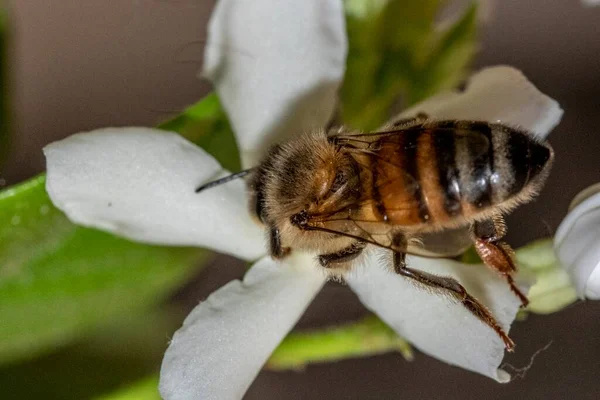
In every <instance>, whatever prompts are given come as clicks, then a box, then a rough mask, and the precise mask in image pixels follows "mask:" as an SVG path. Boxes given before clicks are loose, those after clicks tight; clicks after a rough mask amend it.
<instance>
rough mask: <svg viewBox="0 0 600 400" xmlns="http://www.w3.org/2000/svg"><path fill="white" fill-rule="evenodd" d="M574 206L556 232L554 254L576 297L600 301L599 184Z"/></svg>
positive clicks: (577, 200)
mask: <svg viewBox="0 0 600 400" xmlns="http://www.w3.org/2000/svg"><path fill="white" fill-rule="evenodd" d="M573 203H574V204H572V206H571V208H572V209H571V210H570V211H569V214H567V216H566V217H565V219H564V220H563V222H561V224H560V226H559V227H558V229H557V231H556V235H555V236H554V250H555V252H556V255H557V257H558V259H559V260H560V262H561V264H562V265H563V267H564V268H565V269H566V270H567V272H568V273H569V275H570V276H571V279H572V280H573V283H574V285H575V289H576V290H577V294H578V295H579V297H581V298H584V297H587V298H589V299H594V300H600V184H596V185H593V186H591V187H589V188H588V189H585V190H584V191H582V192H581V193H580V194H579V195H577V196H575V199H574V201H573Z"/></svg>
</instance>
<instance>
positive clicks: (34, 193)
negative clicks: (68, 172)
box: [0, 176, 203, 363]
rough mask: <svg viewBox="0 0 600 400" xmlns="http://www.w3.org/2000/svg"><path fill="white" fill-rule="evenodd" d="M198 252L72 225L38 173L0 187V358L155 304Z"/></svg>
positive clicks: (193, 262) (58, 340) (25, 354)
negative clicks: (147, 243)
mask: <svg viewBox="0 0 600 400" xmlns="http://www.w3.org/2000/svg"><path fill="white" fill-rule="evenodd" d="M202 255H203V253H202V251H201V250H199V249H190V248H165V247H158V246H147V245H142V244H138V243H133V242H130V241H127V240H124V239H120V238H117V237H115V236H113V235H110V234H107V233H103V232H100V231H97V230H94V229H87V228H82V227H78V226H75V225H73V224H72V223H70V222H69V221H68V220H67V218H66V217H65V216H64V215H63V214H62V213H61V212H60V211H59V210H57V209H56V208H54V207H53V206H52V204H51V202H50V199H49V198H48V196H47V194H46V192H45V190H44V177H43V176H41V177H38V178H35V179H33V180H31V181H29V182H27V183H25V184H22V185H19V186H17V187H14V188H11V189H9V190H5V191H3V192H0V321H2V323H1V324H0V338H1V340H0V363H6V362H9V361H13V360H16V359H19V358H23V357H31V356H33V355H35V354H36V353H38V352H40V351H43V350H46V349H49V348H51V347H54V346H56V345H60V344H64V343H67V342H69V341H71V340H73V339H74V338H77V337H78V336H80V335H82V334H85V333H88V332H89V331H90V330H91V328H93V327H96V326H98V325H99V324H101V323H102V322H105V321H108V320H111V319H114V318H116V317H119V316H122V315H129V314H132V313H135V312H142V311H143V310H145V309H147V308H148V307H149V306H152V305H155V304H157V303H158V302H160V301H162V300H163V299H165V297H166V296H167V295H168V294H170V293H171V292H172V290H173V289H174V288H176V287H178V286H180V285H181V283H182V282H184V281H185V280H186V279H187V278H188V277H189V276H190V274H191V273H193V272H194V271H195V270H196V268H195V265H196V263H197V261H199V260H200V259H201V257H202Z"/></svg>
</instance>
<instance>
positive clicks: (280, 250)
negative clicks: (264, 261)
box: [269, 226, 291, 259]
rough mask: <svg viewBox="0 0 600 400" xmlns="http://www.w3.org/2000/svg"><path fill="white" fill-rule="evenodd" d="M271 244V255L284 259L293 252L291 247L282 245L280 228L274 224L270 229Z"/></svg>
mask: <svg viewBox="0 0 600 400" xmlns="http://www.w3.org/2000/svg"><path fill="white" fill-rule="evenodd" d="M269 244H270V249H271V257H273V258H275V259H282V258H284V257H286V256H288V255H289V254H290V252H291V249H290V248H289V247H283V246H282V245H281V234H280V233H279V228H277V227H275V226H272V227H271V229H270V231H269Z"/></svg>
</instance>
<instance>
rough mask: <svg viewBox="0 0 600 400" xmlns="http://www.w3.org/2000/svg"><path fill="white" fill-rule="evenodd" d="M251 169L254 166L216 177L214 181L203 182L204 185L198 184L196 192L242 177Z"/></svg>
mask: <svg viewBox="0 0 600 400" xmlns="http://www.w3.org/2000/svg"><path fill="white" fill-rule="evenodd" d="M253 170H254V168H250V169H246V170H244V171H240V172H236V173H235V174H231V175H228V176H225V177H223V178H221V179H217V180H216V181H212V182H208V183H205V184H204V185H202V186H198V188H196V193H200V192H201V191H203V190H205V189H210V188H212V187H215V186H219V185H222V184H224V183H227V182H229V181H232V180H234V179H238V178H243V177H245V176H246V175H248V174H249V173H251V172H252V171H253Z"/></svg>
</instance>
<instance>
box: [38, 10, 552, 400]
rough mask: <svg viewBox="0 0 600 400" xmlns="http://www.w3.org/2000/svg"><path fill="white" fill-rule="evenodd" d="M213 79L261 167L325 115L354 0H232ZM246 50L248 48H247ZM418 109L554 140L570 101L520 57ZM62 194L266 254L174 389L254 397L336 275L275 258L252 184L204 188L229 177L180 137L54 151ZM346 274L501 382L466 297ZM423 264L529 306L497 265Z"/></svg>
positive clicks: (478, 291) (445, 350)
mask: <svg viewBox="0 0 600 400" xmlns="http://www.w3.org/2000/svg"><path fill="white" fill-rule="evenodd" d="M208 43H209V44H208V47H207V50H206V66H205V74H206V75H208V76H209V77H210V78H211V79H212V80H213V82H214V84H215V86H216V90H217V92H218V94H219V97H220V99H221V100H222V102H223V105H224V107H225V109H226V110H227V112H228V115H229V117H230V119H231V121H232V125H233V127H234V128H235V131H236V134H237V138H238V143H239V145H240V148H241V152H242V155H243V159H244V161H245V162H246V163H253V162H255V161H256V160H257V155H258V154H259V153H261V152H263V151H264V150H265V147H264V146H266V145H267V144H269V143H271V142H274V141H277V140H281V137H282V136H289V135H291V134H294V133H297V132H300V131H304V130H306V129H310V128H313V127H321V126H323V125H325V124H326V123H327V121H328V119H329V118H330V116H331V113H332V111H333V106H334V104H335V100H336V91H337V89H338V87H339V85H340V82H341V80H342V77H343V74H344V69H345V56H346V48H347V46H346V33H345V26H344V16H343V10H342V4H341V0H327V1H325V0H305V1H302V2H298V1H292V0H287V1H279V2H272V1H269V0H254V1H252V2H240V1H232V0H221V1H220V2H218V3H217V7H216V9H215V11H214V14H213V17H212V20H211V23H210V30H209V40H208ZM236 50H240V51H236ZM417 111H421V112H425V113H427V114H429V115H431V116H433V117H437V118H457V119H477V120H488V121H502V122H504V123H507V124H510V125H516V126H521V127H522V128H524V129H528V130H531V131H532V132H534V133H535V134H537V135H539V136H541V137H544V136H545V135H546V134H547V133H548V132H549V130H550V129H552V128H553V127H554V126H555V125H556V124H557V123H558V121H559V120H560V117H561V114H562V110H561V109H560V108H559V106H558V104H557V103H556V102H555V101H553V100H552V99H550V98H549V97H547V96H545V95H543V94H542V93H540V92H539V91H538V90H537V89H536V88H535V87H534V86H533V85H532V84H531V83H529V82H528V81H527V79H526V78H525V77H524V76H523V75H522V74H521V73H520V72H519V71H516V70H514V69H512V68H509V67H495V68H489V69H485V70H483V71H481V72H479V73H477V74H476V75H474V76H473V77H472V78H471V80H470V81H469V84H468V86H467V89H466V90H465V92H463V93H446V94H441V95H439V96H435V97H434V98H431V99H429V100H427V101H426V102H424V103H422V104H421V105H418V106H416V107H414V108H412V109H411V110H407V112H406V113H405V115H411V114H413V113H415V112H417ZM45 153H46V157H47V165H48V175H47V190H48V193H49V194H50V197H51V199H52V201H53V202H54V204H55V205H56V206H57V207H59V208H60V209H61V210H63V211H64V212H65V213H66V214H67V216H68V217H69V218H70V219H71V220H72V221H74V222H76V223H79V224H82V225H86V226H91V227H96V228H100V229H103V230H106V231H109V232H113V233H115V234H117V235H120V236H125V237H127V238H130V239H132V240H136V241H140V242H145V243H158V244H167V245H186V246H189V245H192V246H200V247H206V248H211V249H214V250H217V251H220V252H224V253H228V254H232V255H236V256H238V257H240V258H243V259H245V260H257V261H256V262H255V263H254V265H253V266H252V267H251V269H250V270H249V272H248V273H247V274H246V276H245V277H244V280H243V281H237V280H236V281H233V282H230V283H229V284H227V285H225V286H224V287H222V288H220V289H219V290H217V291H216V292H215V293H213V294H212V295H210V296H209V298H208V299H207V300H206V301H204V302H202V303H200V305H199V306H197V307H196V309H194V311H192V313H191V314H190V315H189V316H188V317H187V319H186V320H185V322H184V325H183V327H182V328H181V329H180V330H179V331H178V332H177V333H176V334H175V335H174V337H173V340H172V341H171V344H170V346H169V349H168V350H167V352H166V355H165V358H164V361H163V365H162V370H161V382H160V390H161V394H162V395H163V397H164V398H165V399H198V398H202V399H220V400H221V399H238V398H241V397H242V396H243V394H244V393H245V391H246V390H247V388H248V387H249V385H250V384H251V383H252V381H253V379H254V378H255V376H256V374H257V373H258V372H259V371H260V369H261V367H262V365H263V364H264V362H265V361H266V360H267V358H268V357H269V355H270V354H271V352H272V351H273V350H274V349H275V347H276V346H277V345H278V343H279V342H280V341H281V340H282V339H283V338H284V337H285V336H286V334H287V333H288V332H289V331H290V329H292V327H293V326H294V324H295V323H296V321H297V320H298V318H299V317H300V316H301V314H302V313H303V312H304V310H305V309H306V307H307V306H308V304H309V303H310V302H311V301H312V299H313V298H314V296H315V295H316V293H317V292H318V291H319V290H320V289H321V287H322V285H323V284H324V282H325V276H324V274H323V273H322V272H321V270H319V269H318V268H317V267H316V266H315V261H314V255H309V254H302V253H298V252H296V253H294V254H293V255H292V256H291V257H290V258H288V259H286V260H285V261H282V262H276V261H273V260H272V259H271V258H270V257H269V256H266V249H265V244H264V233H263V231H262V229H261V228H259V227H257V226H256V225H254V223H253V222H252V220H251V218H250V216H249V213H248V212H247V210H246V199H245V198H246V196H245V192H244V190H245V189H244V183H243V182H242V181H240V180H238V181H232V182H230V183H228V184H226V185H221V186H218V187H215V188H213V189H211V190H207V191H205V192H202V193H201V194H198V195H197V194H195V193H194V188H195V187H197V186H198V185H199V184H202V183H203V182H207V181H211V180H213V179H215V178H217V177H219V176H222V175H224V174H226V173H227V172H226V171H223V170H222V168H221V167H220V166H219V165H218V163H217V162H216V161H215V160H214V159H213V158H212V157H211V156H210V155H208V154H207V153H206V152H204V151H203V150H201V149H199V148H197V147H196V146H194V145H193V144H191V143H189V142H188V141H186V140H185V139H182V138H181V137H179V136H177V135H176V134H173V133H167V132H162V131H158V130H154V129H148V128H107V129H103V130H98V131H93V132H88V133H81V134H78V135H74V136H71V137H69V138H67V139H65V140H62V141H60V142H57V143H53V144H51V145H49V146H48V147H46V149H45ZM375 253H377V252H376V251H374V252H373V253H372V255H371V256H370V257H369V258H368V259H367V261H366V262H365V264H366V265H365V266H364V267H362V268H359V269H356V270H355V271H353V272H352V273H350V274H347V276H345V278H346V280H347V282H348V284H349V285H350V287H351V288H352V289H353V290H354V291H355V292H356V293H357V294H358V296H359V298H360V299H361V301H362V302H363V303H364V304H365V306H366V307H367V308H369V309H371V310H372V311H374V312H375V313H376V314H378V315H379V316H380V317H381V318H382V319H383V320H384V321H385V322H386V323H387V324H389V325H390V326H391V327H392V328H393V329H395V330H396V332H398V334H400V335H401V336H403V337H404V338H406V339H408V340H409V341H411V342H412V343H413V344H414V345H415V346H416V347H417V348H419V349H420V350H422V351H423V352H425V353H427V354H430V355H432V356H434V357H437V358H439V359H440V360H443V361H446V362H448V363H450V364H454V365H457V366H460V367H462V368H465V369H468V370H471V371H475V372H478V373H480V374H483V375H486V376H488V377H491V378H493V379H495V380H497V381H499V382H506V381H508V380H509V378H510V376H509V375H508V374H507V373H506V372H504V371H502V370H499V369H498V366H499V364H500V362H501V360H502V358H503V355H504V344H503V342H502V340H501V339H500V338H499V337H498V336H497V335H496V334H495V333H494V332H493V331H492V329H490V328H489V327H488V326H486V325H484V324H483V323H482V322H480V321H479V320H478V319H476V318H475V317H473V316H472V315H471V314H470V313H468V312H467V311H466V310H465V309H464V308H463V307H462V306H461V305H459V304H455V303H453V302H449V301H448V300H447V299H445V298H443V297H441V296H435V295H431V294H429V293H427V292H426V291H422V290H419V289H418V288H416V287H415V286H414V285H412V284H410V283H409V282H406V281H405V280H404V279H403V278H402V277H400V276H397V275H394V274H392V273H391V272H388V270H387V269H386V268H385V267H384V266H382V265H380V263H378V262H377V256H376V254H375ZM408 263H409V264H410V265H412V266H413V267H415V268H419V269H422V270H425V271H430V272H434V273H441V274H444V275H449V276H454V277H456V278H457V279H458V280H459V281H461V283H463V284H464V286H465V287H466V288H467V290H469V291H470V292H471V293H472V294H473V295H475V296H476V297H477V298H479V299H480V300H481V301H483V302H484V303H485V304H486V305H487V306H488V307H489V308H490V309H491V311H492V312H493V313H494V314H495V316H496V317H497V319H498V321H499V323H500V325H501V326H502V327H503V328H504V329H505V330H506V331H508V329H509V328H510V324H511V322H512V321H513V319H514V317H515V314H516V312H517V309H518V307H519V301H518V300H517V298H516V297H515V296H514V295H513V294H512V293H511V292H510V290H509V288H508V286H507V285H506V283H505V282H504V280H503V279H501V278H500V277H498V276H497V275H496V274H495V273H493V272H492V271H490V270H489V269H488V268H486V267H485V266H482V265H481V266H473V265H468V266H467V265H463V264H461V263H458V262H455V261H450V260H439V259H438V260H431V259H426V258H419V257H409V258H408Z"/></svg>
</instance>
